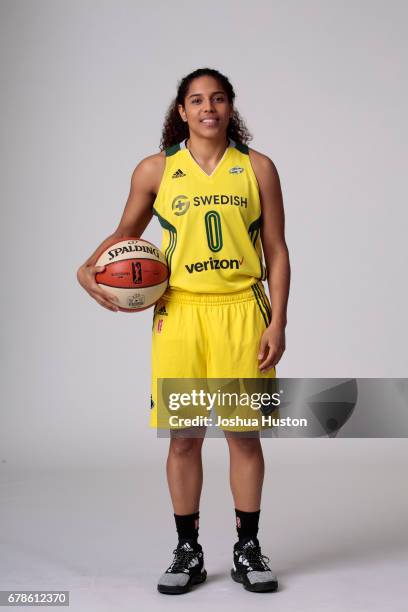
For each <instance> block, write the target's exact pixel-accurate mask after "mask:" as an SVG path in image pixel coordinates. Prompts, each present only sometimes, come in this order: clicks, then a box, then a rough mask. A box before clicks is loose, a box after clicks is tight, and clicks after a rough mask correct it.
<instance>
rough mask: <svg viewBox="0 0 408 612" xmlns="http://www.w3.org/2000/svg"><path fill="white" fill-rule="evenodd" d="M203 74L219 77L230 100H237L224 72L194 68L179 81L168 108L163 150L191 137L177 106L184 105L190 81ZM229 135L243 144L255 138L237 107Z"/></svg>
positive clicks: (162, 140) (161, 146)
mask: <svg viewBox="0 0 408 612" xmlns="http://www.w3.org/2000/svg"><path fill="white" fill-rule="evenodd" d="M201 76H211V77H214V78H215V79H217V81H218V82H219V84H220V85H221V87H222V88H223V89H224V90H225V93H226V94H227V97H228V101H229V102H230V103H231V104H233V102H234V100H235V92H234V89H233V87H232V85H231V83H230V82H229V80H228V77H226V76H225V75H224V74H221V72H218V70H215V69H213V68H198V69H197V70H194V72H190V74H188V75H187V76H185V77H183V78H182V79H181V81H179V83H178V88H177V95H176V97H175V98H174V100H173V101H172V102H171V104H170V106H169V108H168V110H167V113H166V116H165V119H164V124H163V130H162V135H161V141H160V150H161V151H163V150H164V149H167V148H168V147H171V146H173V145H175V144H177V143H178V142H181V141H182V140H184V139H185V138H188V137H189V129H188V124H187V122H185V121H183V120H182V118H181V117H180V113H179V111H178V108H177V106H178V104H182V105H183V106H184V100H185V97H186V95H187V92H188V88H189V86H190V83H191V82H192V81H193V80H194V79H196V78H198V77H201ZM227 137H229V138H231V139H232V140H234V141H235V142H241V143H243V144H248V142H249V141H250V140H252V138H253V137H252V135H251V134H250V132H249V131H248V129H247V127H246V125H245V123H244V121H243V119H242V117H241V116H240V114H239V112H238V111H237V110H236V109H235V108H234V109H233V114H232V117H231V119H230V121H229V124H228V127H227Z"/></svg>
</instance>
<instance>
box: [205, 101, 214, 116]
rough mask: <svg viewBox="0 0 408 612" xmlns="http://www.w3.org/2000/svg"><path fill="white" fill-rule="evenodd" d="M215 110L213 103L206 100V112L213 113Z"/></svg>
mask: <svg viewBox="0 0 408 612" xmlns="http://www.w3.org/2000/svg"><path fill="white" fill-rule="evenodd" d="M213 110H214V109H213V102H212V101H211V100H210V99H208V100H206V102H205V104H204V111H205V112H207V113H208V112H213Z"/></svg>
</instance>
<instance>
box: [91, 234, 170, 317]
mask: <svg viewBox="0 0 408 612" xmlns="http://www.w3.org/2000/svg"><path fill="white" fill-rule="evenodd" d="M95 265H96V266H106V267H105V269H104V270H103V272H98V273H97V274H96V275H95V280H96V282H97V283H98V285H99V286H100V287H101V288H103V289H107V290H108V291H109V293H112V294H114V295H116V297H117V298H118V299H119V303H118V304H117V307H118V309H119V310H121V311H122V312H139V311H141V310H145V309H146V308H150V307H151V306H153V305H154V304H155V303H156V302H157V301H158V300H159V299H160V298H161V296H162V295H163V293H164V292H165V290H166V288H167V285H168V278H169V270H168V267H167V262H166V258H165V256H164V255H163V253H162V252H161V251H160V249H158V248H157V247H156V246H155V245H154V244H152V243H151V242H148V241H147V240H142V239H141V238H123V239H122V240H120V241H119V242H115V243H113V244H112V246H109V247H108V248H106V249H105V251H104V252H103V253H102V254H101V255H100V256H99V259H98V261H97V262H96V264H95Z"/></svg>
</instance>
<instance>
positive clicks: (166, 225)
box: [153, 206, 177, 272]
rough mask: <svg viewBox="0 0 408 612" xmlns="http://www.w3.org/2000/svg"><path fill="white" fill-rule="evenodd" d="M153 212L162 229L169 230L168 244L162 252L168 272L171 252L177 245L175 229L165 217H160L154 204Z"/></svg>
mask: <svg viewBox="0 0 408 612" xmlns="http://www.w3.org/2000/svg"><path fill="white" fill-rule="evenodd" d="M153 214H154V215H156V217H157V218H158V220H159V223H160V225H161V226H162V227H163V228H164V229H166V230H168V232H169V244H168V246H167V248H166V250H165V252H164V255H165V257H166V261H167V265H168V267H169V272H170V271H171V260H172V257H173V253H174V251H175V249H176V245H177V229H176V228H175V227H174V225H172V224H171V223H170V222H169V221H167V219H165V218H164V217H162V216H161V215H160V214H159V213H158V212H157V210H156V209H155V207H154V206H153Z"/></svg>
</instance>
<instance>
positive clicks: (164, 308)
mask: <svg viewBox="0 0 408 612" xmlns="http://www.w3.org/2000/svg"><path fill="white" fill-rule="evenodd" d="M156 314H159V315H165V316H166V317H167V316H168V314H169V313H168V312H167V310H166V307H165V306H162V307H161V308H159V309H158V311H157V313H156Z"/></svg>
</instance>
